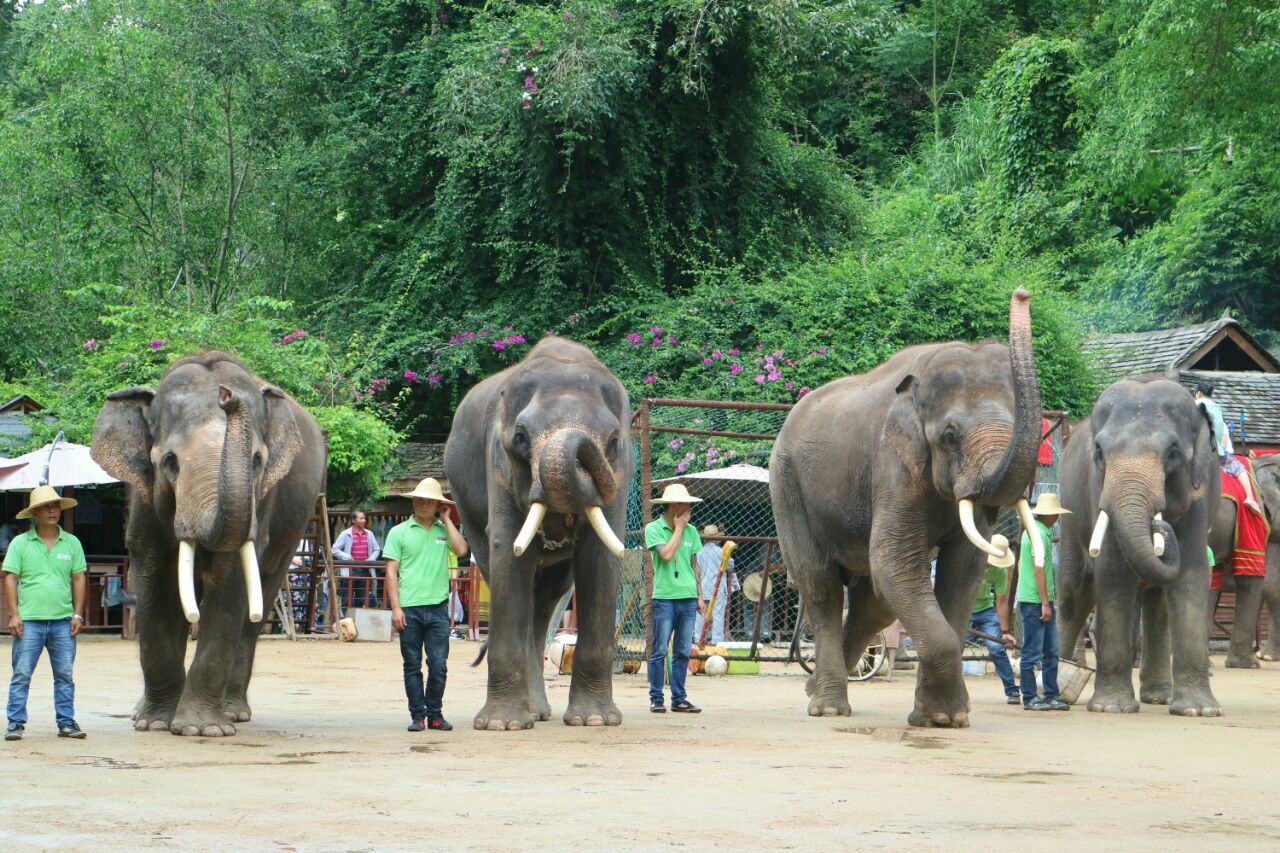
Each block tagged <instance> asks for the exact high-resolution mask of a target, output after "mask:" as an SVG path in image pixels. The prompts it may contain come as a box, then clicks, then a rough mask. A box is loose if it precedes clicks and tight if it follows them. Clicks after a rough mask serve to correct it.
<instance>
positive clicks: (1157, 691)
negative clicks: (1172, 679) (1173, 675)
mask: <svg viewBox="0 0 1280 853" xmlns="http://www.w3.org/2000/svg"><path fill="white" fill-rule="evenodd" d="M1138 698H1139V699H1141V700H1142V702H1144V703H1145V704H1147V705H1168V704H1169V702H1170V701H1171V700H1172V699H1173V685H1172V684H1156V685H1152V686H1151V687H1143V688H1142V689H1141V690H1140V691H1138ZM1090 710H1093V709H1092V708H1090Z"/></svg>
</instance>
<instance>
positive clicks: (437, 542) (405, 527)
mask: <svg viewBox="0 0 1280 853" xmlns="http://www.w3.org/2000/svg"><path fill="white" fill-rule="evenodd" d="M382 556H383V557H385V558H386V559H388V560H395V561H396V562H397V563H399V564H400V568H399V571H398V572H397V574H398V576H399V578H400V606H401V607H417V606H419V605H422V604H439V603H440V602H442V601H444V600H445V599H446V598H448V597H449V531H448V530H446V529H445V526H444V523H443V522H441V521H439V520H438V519H437V520H436V521H435V522H434V523H433V524H432V525H431V526H430V527H423V526H422V525H421V524H419V523H418V520H417V519H416V518H412V517H410V518H409V519H408V520H407V521H402V522H401V523H400V524H397V525H396V526H395V527H393V528H391V532H390V533H388V534H387V544H386V547H385V548H383V549H382Z"/></svg>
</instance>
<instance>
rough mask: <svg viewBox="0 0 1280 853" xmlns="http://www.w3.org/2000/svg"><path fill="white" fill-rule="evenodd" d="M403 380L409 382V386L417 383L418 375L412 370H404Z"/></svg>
mask: <svg viewBox="0 0 1280 853" xmlns="http://www.w3.org/2000/svg"><path fill="white" fill-rule="evenodd" d="M404 378H405V381H407V382H409V383H410V384H414V383H416V382H417V381H418V374H416V373H414V372H413V371H412V370H406V371H405V372H404Z"/></svg>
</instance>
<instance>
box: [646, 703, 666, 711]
mask: <svg viewBox="0 0 1280 853" xmlns="http://www.w3.org/2000/svg"><path fill="white" fill-rule="evenodd" d="M649 710H650V711H652V712H653V713H655V714H665V713H667V706H666V705H663V704H662V703H661V702H650V703H649Z"/></svg>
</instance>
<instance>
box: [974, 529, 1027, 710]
mask: <svg viewBox="0 0 1280 853" xmlns="http://www.w3.org/2000/svg"><path fill="white" fill-rule="evenodd" d="M991 544H992V545H994V546H996V547H997V548H999V549H1001V550H1003V551H1004V556H1003V557H988V558H987V574H986V576H984V577H983V579H982V586H980V587H978V597H977V599H976V600H975V601H974V602H973V613H972V615H971V616H970V617H969V627H970V628H972V629H974V630H975V631H981V632H982V633H984V634H987V635H989V636H992V637H999V638H1000V642H998V643H997V642H995V641H994V640H988V639H986V638H985V637H984V638H983V640H982V641H983V642H984V643H986V645H987V652H988V653H989V654H990V655H991V663H992V664H994V665H995V668H996V674H997V675H999V676H1000V681H1001V683H1002V684H1003V685H1004V695H1005V699H1006V700H1007V701H1008V703H1009V704H1010V705H1021V704H1022V700H1021V699H1019V698H1018V685H1017V684H1015V683H1014V681H1013V664H1011V663H1009V653H1008V652H1007V651H1005V647H1006V646H1010V647H1011V646H1012V645H1013V634H1012V633H1010V632H1009V617H1010V616H1011V615H1012V614H1011V613H1010V612H1009V567H1010V566H1012V565H1013V551H1012V549H1010V548H1009V540H1008V539H1006V538H1005V537H1003V536H1001V535H1000V534H999V533H997V534H996V535H995V536H992V537H991Z"/></svg>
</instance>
